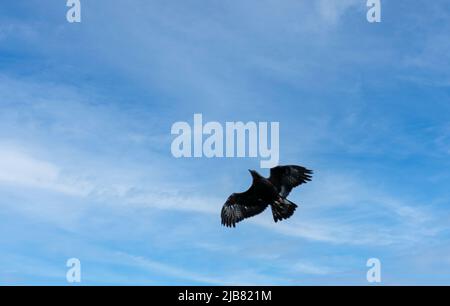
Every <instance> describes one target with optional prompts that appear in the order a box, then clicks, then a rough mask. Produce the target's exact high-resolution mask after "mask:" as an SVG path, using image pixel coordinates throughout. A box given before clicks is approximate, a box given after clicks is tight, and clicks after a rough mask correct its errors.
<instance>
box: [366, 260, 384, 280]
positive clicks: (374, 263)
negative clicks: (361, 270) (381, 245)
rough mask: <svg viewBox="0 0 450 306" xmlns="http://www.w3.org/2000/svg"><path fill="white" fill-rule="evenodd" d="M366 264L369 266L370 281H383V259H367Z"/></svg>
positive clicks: (368, 276) (367, 275)
mask: <svg viewBox="0 0 450 306" xmlns="http://www.w3.org/2000/svg"><path fill="white" fill-rule="evenodd" d="M366 266H367V267H368V268H369V270H368V271H367V274H366V278H367V281H368V282H369V283H381V261H380V260H379V259H378V258H370V259H369V260H367V263H366Z"/></svg>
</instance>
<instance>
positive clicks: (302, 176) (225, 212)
mask: <svg viewBox="0 0 450 306" xmlns="http://www.w3.org/2000/svg"><path fill="white" fill-rule="evenodd" d="M249 171H250V173H251V175H252V177H253V183H252V186H251V187H250V189H248V190H247V191H246V192H243V193H233V194H232V195H230V196H229V197H228V199H227V201H226V202H225V204H224V205H223V208H222V214H221V217H222V225H224V226H227V227H236V223H238V222H241V221H242V220H244V219H247V218H250V217H253V216H256V215H258V214H260V213H262V212H263V211H264V210H265V209H266V208H267V206H269V205H270V206H271V208H272V214H273V220H274V221H275V222H278V221H281V220H284V219H288V218H289V217H291V216H292V215H293V214H294V212H295V209H296V208H297V205H296V204H295V203H292V202H291V201H289V200H288V199H287V196H288V195H289V193H290V192H291V191H292V189H293V188H295V187H297V186H299V185H301V184H305V183H307V182H309V181H311V178H312V174H313V172H312V171H311V170H308V169H306V168H304V167H301V166H278V167H275V168H272V169H270V177H269V178H265V177H263V176H261V175H260V174H259V173H258V172H256V171H255V170H249Z"/></svg>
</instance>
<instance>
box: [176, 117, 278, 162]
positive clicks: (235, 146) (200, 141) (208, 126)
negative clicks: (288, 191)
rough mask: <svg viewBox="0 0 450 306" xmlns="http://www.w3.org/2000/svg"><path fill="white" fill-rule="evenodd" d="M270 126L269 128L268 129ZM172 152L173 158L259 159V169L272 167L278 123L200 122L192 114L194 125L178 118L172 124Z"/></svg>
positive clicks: (276, 160)
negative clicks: (178, 120) (173, 136)
mask: <svg viewBox="0 0 450 306" xmlns="http://www.w3.org/2000/svg"><path fill="white" fill-rule="evenodd" d="M269 126H270V131H269ZM171 133H172V135H176V137H175V139H174V140H173V141H172V145H171V152H172V155H173V156H174V157H175V158H182V157H185V158H192V157H193V158H201V157H206V158H225V157H226V158H243V157H250V158H257V157H259V158H261V161H260V166H261V168H272V167H275V166H277V165H278V162H279V159H280V152H279V151H280V136H279V134H280V123H279V122H270V123H269V122H254V121H249V122H246V123H244V122H240V121H239V122H226V123H225V125H222V124H221V123H219V122H215V121H211V122H206V123H204V122H203V115H202V114H194V124H193V127H191V125H190V124H189V123H188V122H184V121H180V122H175V123H174V124H173V125H172V130H171Z"/></svg>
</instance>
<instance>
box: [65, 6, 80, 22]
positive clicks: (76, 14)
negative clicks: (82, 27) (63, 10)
mask: <svg viewBox="0 0 450 306" xmlns="http://www.w3.org/2000/svg"><path fill="white" fill-rule="evenodd" d="M66 6H67V7H68V8H69V10H68V11H67V14H66V19H67V22H69V23H74V22H81V2H80V0H67V2H66Z"/></svg>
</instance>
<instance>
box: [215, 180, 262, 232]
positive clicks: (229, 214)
mask: <svg viewBox="0 0 450 306" xmlns="http://www.w3.org/2000/svg"><path fill="white" fill-rule="evenodd" d="M267 206H268V204H267V203H264V201H262V200H261V199H258V198H257V196H256V195H255V194H254V193H253V190H252V188H250V190H248V191H247V192H244V193H235V194H233V195H231V196H230V197H229V198H228V200H227V201H226V202H225V204H224V205H223V208H222V214H221V217H222V225H224V226H227V227H236V223H238V222H241V221H242V220H244V219H247V218H250V217H253V216H256V215H258V214H260V213H262V212H263V211H264V210H265V209H266V208H267Z"/></svg>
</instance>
